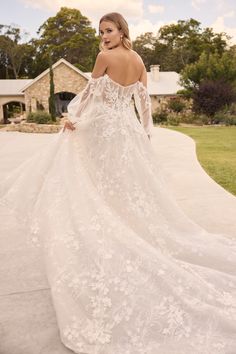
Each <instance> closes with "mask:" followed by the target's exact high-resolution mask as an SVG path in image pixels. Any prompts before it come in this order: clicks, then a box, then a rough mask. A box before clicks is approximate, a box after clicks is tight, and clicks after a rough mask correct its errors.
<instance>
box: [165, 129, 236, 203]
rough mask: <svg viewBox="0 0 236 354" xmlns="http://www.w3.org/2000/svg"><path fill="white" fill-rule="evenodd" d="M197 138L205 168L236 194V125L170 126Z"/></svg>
mask: <svg viewBox="0 0 236 354" xmlns="http://www.w3.org/2000/svg"><path fill="white" fill-rule="evenodd" d="M167 128H168V129H173V130H176V131H179V132H182V133H184V134H186V135H188V136H190V137H191V138H193V139H194V140H195V143H196V153H197V158H198V161H199V162H200V164H201V165H202V167H203V168H204V170H205V171H206V172H207V173H208V174H209V175H210V176H211V177H212V178H213V179H214V180H215V181H216V182H217V183H218V184H220V185H221V186H222V187H223V188H225V189H226V190H227V191H229V192H230V193H232V194H233V195H235V196H236V126H230V127H220V126H219V127H217V126H214V127H211V126H209V127H197V126H196V127H195V126H193V127H181V126H176V127H174V126H168V127H167Z"/></svg>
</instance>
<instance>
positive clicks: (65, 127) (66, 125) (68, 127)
mask: <svg viewBox="0 0 236 354" xmlns="http://www.w3.org/2000/svg"><path fill="white" fill-rule="evenodd" d="M74 124H76V122H74V123H72V122H71V121H69V120H67V121H66V122H65V125H64V127H63V132H64V131H65V129H70V130H75V127H74Z"/></svg>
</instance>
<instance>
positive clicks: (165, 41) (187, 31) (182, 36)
mask: <svg viewBox="0 0 236 354" xmlns="http://www.w3.org/2000/svg"><path fill="white" fill-rule="evenodd" d="M200 25H201V24H200V22H198V21H196V20H194V19H192V18H191V19H190V20H186V21H185V20H179V21H178V23H177V24H169V25H166V26H162V27H161V28H160V29H159V31H158V33H157V35H156V36H154V35H153V33H151V32H147V33H145V34H143V35H141V36H139V37H138V38H137V39H136V40H135V41H133V46H134V49H135V50H136V51H137V52H138V53H139V54H140V55H141V56H142V58H144V63H145V66H146V69H147V70H149V67H150V65H151V64H159V65H160V66H161V69H162V70H164V71H167V70H168V71H177V72H180V71H181V70H182V69H183V68H184V67H185V66H186V65H188V64H191V63H195V62H196V61H198V59H199V57H200V55H201V53H202V52H203V51H204V52H206V53H208V54H210V53H218V54H219V55H222V54H223V53H224V52H225V51H226V49H227V40H228V39H229V37H228V36H227V35H226V34H225V33H214V32H213V30H212V28H208V27H207V28H205V29H202V28H201V26H200Z"/></svg>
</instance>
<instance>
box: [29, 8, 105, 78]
mask: <svg viewBox="0 0 236 354" xmlns="http://www.w3.org/2000/svg"><path fill="white" fill-rule="evenodd" d="M38 34H39V35H40V38H39V40H38V41H35V44H37V46H38V54H37V55H38V56H39V57H40V58H41V60H42V58H47V57H48V54H49V53H51V56H52V60H53V61H54V62H55V61H57V60H58V59H60V58H65V59H66V60H68V61H69V62H70V63H72V64H74V65H76V66H77V67H78V68H79V69H81V70H83V71H90V70H92V67H93V64H94V61H95V58H96V55H97V53H98V44H99V39H98V37H97V36H96V31H95V29H93V28H92V27H91V22H90V21H89V20H88V18H87V17H85V16H83V15H82V14H81V12H80V11H79V10H77V9H70V8H67V7H62V8H61V9H60V11H59V12H58V13H57V14H56V16H54V17H50V18H48V19H47V21H45V22H44V23H43V24H42V26H40V28H39V30H38Z"/></svg>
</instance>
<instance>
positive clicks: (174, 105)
mask: <svg viewBox="0 0 236 354" xmlns="http://www.w3.org/2000/svg"><path fill="white" fill-rule="evenodd" d="M185 107H186V105H185V103H184V102H183V101H182V100H181V99H179V98H174V99H171V100H170V101H169V102H168V108H169V109H171V110H172V111H174V112H176V113H180V112H182V111H183V110H184V108H185Z"/></svg>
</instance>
